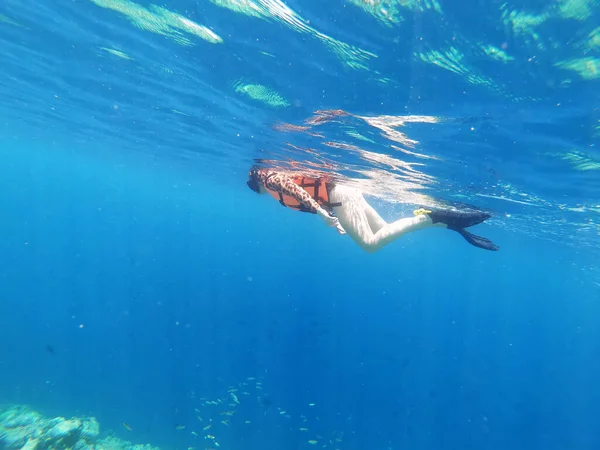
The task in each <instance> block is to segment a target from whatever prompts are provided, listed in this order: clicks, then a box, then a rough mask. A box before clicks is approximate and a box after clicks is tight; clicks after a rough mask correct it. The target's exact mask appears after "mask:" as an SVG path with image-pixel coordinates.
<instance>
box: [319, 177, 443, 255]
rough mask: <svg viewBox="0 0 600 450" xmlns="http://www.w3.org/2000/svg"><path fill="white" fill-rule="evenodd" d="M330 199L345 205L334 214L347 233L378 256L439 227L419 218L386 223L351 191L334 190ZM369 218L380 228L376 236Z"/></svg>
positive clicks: (424, 218)
mask: <svg viewBox="0 0 600 450" xmlns="http://www.w3.org/2000/svg"><path fill="white" fill-rule="evenodd" d="M329 197H330V200H331V201H332V202H335V203H338V202H339V203H341V205H342V206H338V207H334V213H335V215H336V217H337V218H338V220H339V221H340V224H341V225H342V227H344V230H346V233H347V234H348V235H349V236H350V237H351V238H352V239H353V240H354V241H355V242H356V243H357V244H358V245H360V247H362V248H363V249H364V250H366V251H368V252H376V251H377V250H379V249H380V248H382V247H383V246H385V245H387V244H389V243H390V242H393V241H394V240H396V239H398V238H399V237H401V236H404V235H405V234H406V233H410V232H413V231H417V230H421V229H423V228H428V227H433V226H436V225H434V224H433V221H432V220H431V218H430V217H429V216H428V215H417V216H416V217H407V218H404V219H400V220H397V221H395V222H392V223H390V224H388V223H385V221H384V220H383V219H382V218H381V217H380V216H379V214H377V212H376V211H375V210H374V209H373V208H371V207H370V206H369V205H368V203H367V202H366V200H365V199H364V198H363V196H362V195H361V194H360V193H359V192H357V191H355V190H353V189H351V188H346V187H343V186H340V187H335V188H333V189H332V191H331V192H330V194H329ZM369 215H371V220H372V221H373V224H374V226H375V227H376V228H377V231H375V232H373V229H372V228H371V224H370V222H371V221H370V220H369ZM441 226H443V225H441Z"/></svg>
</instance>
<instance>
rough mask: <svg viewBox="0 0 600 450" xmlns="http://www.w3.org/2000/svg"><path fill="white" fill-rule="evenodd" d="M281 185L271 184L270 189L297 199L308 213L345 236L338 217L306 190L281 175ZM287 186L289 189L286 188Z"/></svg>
mask: <svg viewBox="0 0 600 450" xmlns="http://www.w3.org/2000/svg"><path fill="white" fill-rule="evenodd" d="M278 178H279V180H280V183H269V188H270V189H274V190H275V191H277V192H279V193H282V194H286V195H289V196H291V197H293V198H294V199H296V201H298V203H299V204H301V205H303V206H305V207H306V208H307V209H306V211H307V212H310V213H312V214H317V215H318V216H320V217H321V218H322V219H323V220H324V221H325V222H326V223H327V225H329V226H330V227H336V228H337V230H338V232H339V233H340V234H345V233H346V231H345V230H344V228H343V227H342V226H341V225H340V222H339V220H338V218H337V217H334V216H332V215H331V214H329V213H328V212H327V211H325V210H324V209H323V208H321V205H319V204H318V203H317V201H316V200H315V199H314V198H312V197H311V196H310V194H309V193H308V192H306V190H304V189H303V188H301V187H300V186H298V185H297V184H295V183H294V182H293V181H292V180H291V179H289V178H287V177H286V176H285V175H283V174H279V177H278ZM286 186H287V187H286Z"/></svg>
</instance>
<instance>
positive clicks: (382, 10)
mask: <svg viewBox="0 0 600 450" xmlns="http://www.w3.org/2000/svg"><path fill="white" fill-rule="evenodd" d="M349 3H351V4H353V5H356V6H358V7H359V8H361V9H362V10H363V11H365V12H366V13H368V14H370V15H372V16H373V17H374V18H375V19H377V20H378V21H379V22H380V23H381V24H383V25H386V26H393V25H395V24H398V23H401V22H403V21H404V19H405V18H404V14H403V13H405V12H412V13H414V12H419V13H422V12H426V11H435V12H437V13H440V14H441V13H442V7H441V6H440V3H439V2H438V1H437V0H349Z"/></svg>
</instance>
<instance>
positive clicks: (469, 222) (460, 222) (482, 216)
mask: <svg viewBox="0 0 600 450" xmlns="http://www.w3.org/2000/svg"><path fill="white" fill-rule="evenodd" d="M429 217H431V221H432V222H433V223H444V224H446V225H448V228H450V229H453V230H454V229H459V228H469V227H472V226H473V225H478V224H480V223H481V222H484V221H486V220H487V219H489V218H490V217H492V216H491V214H488V213H486V212H483V211H477V210H470V211H469V210H465V211H459V210H457V209H439V210H431V212H430V213H429Z"/></svg>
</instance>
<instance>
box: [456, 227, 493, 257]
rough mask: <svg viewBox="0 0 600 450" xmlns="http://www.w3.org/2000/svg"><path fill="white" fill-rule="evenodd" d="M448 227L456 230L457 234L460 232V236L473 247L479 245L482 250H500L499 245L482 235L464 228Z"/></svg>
mask: <svg viewBox="0 0 600 450" xmlns="http://www.w3.org/2000/svg"><path fill="white" fill-rule="evenodd" d="M448 229H449V230H454V231H456V232H457V233H458V234H460V235H461V236H462V237H464V238H465V240H466V241H467V242H468V243H469V244H471V245H474V246H475V247H479V248H482V249H484V250H491V251H493V252H497V251H498V250H500V247H498V246H497V245H496V244H494V243H493V242H492V241H490V240H489V239H487V238H484V237H482V236H477V235H476V234H473V233H469V232H468V231H467V230H465V229H464V228H450V227H448Z"/></svg>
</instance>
